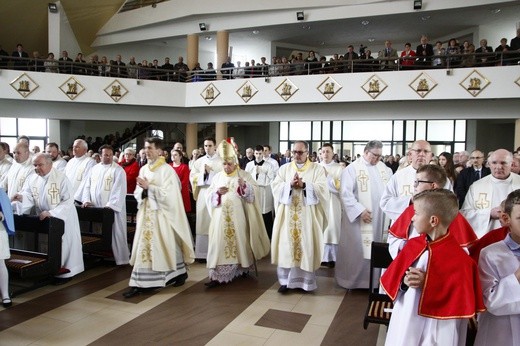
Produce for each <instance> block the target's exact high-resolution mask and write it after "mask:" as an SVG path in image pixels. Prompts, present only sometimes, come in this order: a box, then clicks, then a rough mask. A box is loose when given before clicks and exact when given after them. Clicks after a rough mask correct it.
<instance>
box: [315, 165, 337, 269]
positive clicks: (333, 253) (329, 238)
mask: <svg viewBox="0 0 520 346" xmlns="http://www.w3.org/2000/svg"><path fill="white" fill-rule="evenodd" d="M320 165H322V166H323V168H325V171H327V186H328V189H329V192H330V200H329V223H328V224H327V228H325V230H324V231H323V243H324V248H323V256H322V259H321V261H322V262H336V260H337V253H338V244H339V238H340V232H341V199H340V197H339V193H340V189H341V187H340V185H341V172H342V171H343V167H341V166H340V165H339V163H337V162H334V161H331V163H329V164H326V163H324V162H321V163H320Z"/></svg>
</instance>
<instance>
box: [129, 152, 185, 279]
mask: <svg viewBox="0 0 520 346" xmlns="http://www.w3.org/2000/svg"><path fill="white" fill-rule="evenodd" d="M139 177H141V178H146V179H147V180H148V183H149V187H148V190H146V191H147V192H146V194H145V196H143V191H144V190H143V188H142V187H139V186H137V187H136V189H135V191H134V196H135V199H136V200H137V208H138V211H137V223H136V229H135V236H134V243H133V245H132V255H131V257H130V264H131V265H132V266H133V267H134V268H133V270H132V275H131V277H130V286H132V287H164V286H165V285H166V283H167V282H168V281H170V280H172V279H174V278H175V277H177V276H179V275H182V274H184V273H186V266H185V263H193V260H194V258H195V254H194V253H193V241H192V239H191V230H190V225H189V223H188V218H187V217H186V212H185V211H184V205H183V202H182V196H181V182H180V180H179V177H178V176H177V173H175V171H174V170H173V168H172V167H171V166H170V165H168V164H167V163H166V162H165V161H164V158H161V157H160V158H159V159H157V160H156V161H155V162H154V163H153V164H152V165H150V162H148V163H147V164H146V165H145V166H143V167H141V170H140V171H139Z"/></svg>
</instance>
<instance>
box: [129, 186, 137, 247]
mask: <svg viewBox="0 0 520 346" xmlns="http://www.w3.org/2000/svg"><path fill="white" fill-rule="evenodd" d="M136 222H137V200H136V199H135V197H134V195H133V194H131V195H126V229H127V231H126V232H127V241H128V244H130V245H132V243H133V241H134V235H135V225H136Z"/></svg>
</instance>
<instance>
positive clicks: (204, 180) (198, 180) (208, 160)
mask: <svg viewBox="0 0 520 346" xmlns="http://www.w3.org/2000/svg"><path fill="white" fill-rule="evenodd" d="M205 165H208V166H210V167H211V171H210V172H209V174H207V175H205V173H206V171H205V168H204V167H205ZM221 170H222V159H221V158H220V156H218V154H217V153H215V154H214V155H213V156H211V157H210V156H208V155H204V156H202V157H200V158H198V159H197V161H195V163H194V164H193V167H192V169H191V171H190V183H191V189H192V191H193V198H194V199H195V200H196V201H197V206H196V210H197V219H196V224H195V230H196V231H195V232H196V238H195V257H196V258H203V259H205V258H206V257H207V256H208V229H209V223H210V221H211V216H210V213H209V210H208V206H207V204H206V193H207V190H208V187H209V186H210V185H211V181H212V180H213V177H214V176H215V174H217V173H218V172H220V171H221Z"/></svg>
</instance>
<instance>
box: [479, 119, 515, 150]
mask: <svg viewBox="0 0 520 346" xmlns="http://www.w3.org/2000/svg"><path fill="white" fill-rule="evenodd" d="M490 134H495V135H494V136H493V135H490ZM475 143H476V148H479V149H480V150H482V151H483V152H484V153H488V152H490V151H492V150H496V149H500V148H503V149H507V150H510V151H513V150H515V147H514V146H515V120H479V121H477V130H476V139H475Z"/></svg>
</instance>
